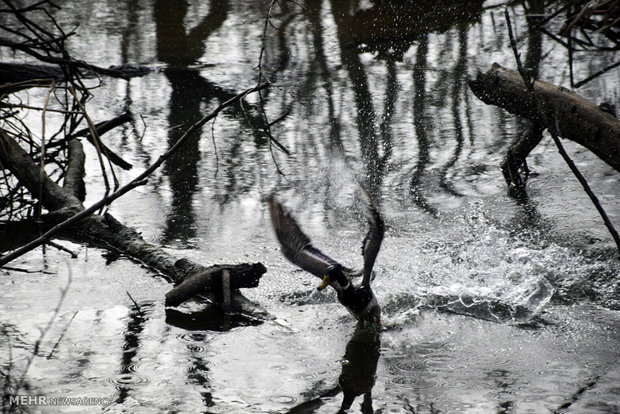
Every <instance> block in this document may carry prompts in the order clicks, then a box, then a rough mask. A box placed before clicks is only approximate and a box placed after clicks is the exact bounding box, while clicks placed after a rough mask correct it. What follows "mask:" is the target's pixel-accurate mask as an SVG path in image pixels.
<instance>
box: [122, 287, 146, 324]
mask: <svg viewBox="0 0 620 414" xmlns="http://www.w3.org/2000/svg"><path fill="white" fill-rule="evenodd" d="M125 293H127V296H129V299H131V301H132V302H133V306H135V308H136V310H137V311H138V315H140V317H141V318H144V314H143V313H142V309H140V305H138V302H136V301H135V300H134V298H132V297H131V295H130V294H129V292H128V291H125Z"/></svg>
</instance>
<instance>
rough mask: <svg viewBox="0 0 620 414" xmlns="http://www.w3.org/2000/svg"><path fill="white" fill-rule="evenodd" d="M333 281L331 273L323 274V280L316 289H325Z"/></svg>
mask: <svg viewBox="0 0 620 414" xmlns="http://www.w3.org/2000/svg"><path fill="white" fill-rule="evenodd" d="M330 283H332V280H331V278H330V277H329V275H325V276H323V281H322V282H321V284H320V285H319V286H318V287H317V288H316V290H323V289H325V288H326V287H327V286H329V284H330Z"/></svg>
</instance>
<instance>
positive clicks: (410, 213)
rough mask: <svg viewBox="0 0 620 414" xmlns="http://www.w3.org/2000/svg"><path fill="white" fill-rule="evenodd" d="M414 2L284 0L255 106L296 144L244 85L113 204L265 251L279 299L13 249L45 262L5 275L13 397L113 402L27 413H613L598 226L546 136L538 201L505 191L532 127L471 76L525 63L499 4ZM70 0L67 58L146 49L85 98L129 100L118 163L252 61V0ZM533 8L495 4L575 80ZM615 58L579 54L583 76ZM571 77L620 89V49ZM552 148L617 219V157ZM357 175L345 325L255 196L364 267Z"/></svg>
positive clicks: (534, 181)
mask: <svg viewBox="0 0 620 414" xmlns="http://www.w3.org/2000/svg"><path fill="white" fill-rule="evenodd" d="M427 3H428V4H425V3H421V2H394V3H392V2H390V4H384V3H383V2H376V4H375V3H373V2H370V1H368V2H348V1H332V2H330V1H324V2H319V1H316V2H315V1H309V2H305V3H304V4H303V7H301V6H300V5H298V4H296V3H293V2H282V5H281V6H275V7H274V8H273V16H272V23H273V27H272V26H269V27H268V28H267V32H266V33H267V37H266V39H265V43H264V44H265V50H264V56H263V60H262V62H261V69H260V70H262V73H263V75H264V76H265V77H266V78H267V79H269V80H270V81H271V82H272V85H271V87H270V88H269V89H268V90H267V91H266V92H264V94H263V101H264V106H263V107H264V110H265V113H266V115H267V119H269V120H270V121H273V120H275V119H277V118H279V117H281V116H283V118H282V120H281V121H280V122H278V123H276V124H274V125H272V126H271V127H270V129H271V133H272V134H273V136H274V137H275V138H276V139H277V140H278V142H280V143H281V144H282V145H283V146H284V147H286V148H287V150H288V151H289V152H290V155H286V154H285V153H283V152H281V151H279V150H278V149H277V148H276V147H275V146H274V144H273V143H270V140H269V138H268V137H267V135H266V134H265V133H264V132H263V130H264V129H265V128H266V127H267V123H266V122H265V120H264V118H263V116H262V114H261V111H262V109H261V106H260V102H259V99H258V97H257V96H256V95H251V96H248V97H247V99H246V102H245V103H244V106H243V108H240V107H235V108H230V109H228V110H226V111H224V113H222V114H221V115H220V116H219V117H218V118H217V120H216V122H215V123H214V124H208V125H206V126H205V127H204V129H203V131H202V134H201V135H200V136H199V137H197V138H196V139H195V140H193V141H191V142H189V143H188V145H187V146H186V147H184V148H183V149H182V150H181V152H180V153H179V154H177V155H176V156H175V157H173V158H172V159H171V160H169V161H168V162H166V164H165V166H164V167H163V168H162V169H161V170H160V171H158V172H157V173H155V174H154V176H153V177H152V178H151V179H150V180H149V183H148V185H146V186H143V187H140V188H138V189H136V190H134V191H133V192H131V193H129V194H128V195H126V196H125V197H123V198H122V199H120V200H118V201H117V202H116V203H115V204H114V205H113V206H112V207H111V210H110V211H111V213H112V214H113V215H114V216H115V217H116V218H118V219H119V220H121V221H123V222H124V223H126V224H127V225H130V226H133V227H136V228H137V229H138V230H139V231H141V232H142V234H143V236H144V237H145V238H146V239H147V240H149V241H151V242H153V243H158V244H162V245H164V246H165V247H166V248H167V249H169V250H170V251H171V252H172V253H174V254H176V255H178V256H179V257H182V256H185V257H189V258H191V259H193V260H196V261H198V262H200V263H203V264H212V263H238V262H258V261H260V262H262V263H264V264H265V266H266V267H267V269H268V272H267V274H266V275H265V276H264V277H263V279H262V280H261V284H260V287H259V288H256V289H252V290H247V291H244V292H243V293H244V294H245V295H246V296H247V297H248V298H249V299H251V300H252V301H254V302H255V303H256V304H257V305H259V306H260V307H261V308H262V309H263V310H264V312H265V314H267V315H268V316H264V315H263V316H259V317H249V316H247V315H246V316H239V315H224V314H222V313H221V312H220V311H218V310H217V309H212V308H209V307H208V306H207V305H206V304H205V303H204V302H202V301H196V302H192V303H189V304H186V305H184V306H182V307H180V308H179V309H165V308H164V306H163V298H164V295H165V293H166V292H167V291H168V290H169V289H170V285H169V284H168V283H167V282H166V281H165V280H163V279H161V278H160V277H158V276H157V275H154V274H153V273H152V272H150V271H149V270H147V269H143V268H141V267H140V266H138V265H137V264H135V263H133V262H131V261H130V260H128V259H126V258H120V259H119V260H115V261H109V260H107V259H106V257H104V252H103V251H102V250H99V249H95V248H87V247H86V246H78V245H72V244H70V243H68V242H65V243H64V244H65V245H67V246H68V247H70V248H71V249H72V250H75V251H77V252H78V254H79V257H78V259H74V260H72V259H69V258H68V257H67V256H65V255H64V254H63V253H59V252H55V251H51V250H47V251H46V253H45V254H42V253H41V252H40V251H38V252H32V253H30V254H29V255H27V256H25V257H23V258H22V259H20V260H19V261H18V262H15V263H13V265H14V266H15V267H21V268H30V269H35V270H36V271H35V272H34V273H23V272H15V271H4V270H3V271H2V276H1V277H0V284H1V286H2V289H1V291H2V294H1V297H2V303H1V304H0V315H1V320H0V329H1V330H2V333H3V335H2V337H1V338H2V339H1V341H2V342H1V343H0V346H1V348H2V355H3V357H2V359H0V361H1V365H0V367H1V369H2V371H3V372H4V373H6V372H9V373H10V374H11V375H12V376H13V377H19V376H20V375H21V373H22V372H23V371H24V370H25V369H26V367H28V368H27V373H26V375H25V376H24V382H23V387H22V389H20V391H19V393H20V395H43V396H48V397H92V398H102V399H105V400H106V401H108V402H110V403H111V404H110V405H105V406H102V405H95V406H92V407H83V406H79V405H76V404H72V405H63V406H59V407H50V406H29V407H27V411H29V412H38V411H41V412H98V411H102V412H109V413H116V412H119V413H120V412H154V413H155V412H296V413H299V412H325V413H331V412H336V411H338V409H339V408H340V407H341V405H342V404H343V402H344V403H345V405H348V404H349V403H351V409H350V412H371V411H373V410H374V411H375V412H382V413H401V412H415V413H427V412H428V413H430V412H433V413H436V412H441V413H453V412H470V413H486V412H489V413H528V412H531V413H541V412H573V413H581V412H589V413H590V412H620V406H619V403H618V398H617V395H618V393H619V392H620V389H619V388H618V387H619V384H620V365H619V363H618V361H619V356H620V346H619V345H620V331H619V329H620V317H619V315H618V309H620V302H619V300H620V291H619V288H618V279H619V275H620V264H619V261H618V254H617V251H616V250H615V246H614V244H613V242H612V240H611V237H610V236H609V234H608V233H607V231H606V230H605V228H604V226H603V224H602V221H601V219H600V218H599V217H598V215H597V213H596V211H595V210H594V208H593V207H592V205H591V203H590V202H589V200H588V198H587V196H586V195H585V194H584V193H583V191H582V190H581V188H580V186H579V184H578V183H577V181H576V180H575V179H574V178H573V177H572V175H571V174H570V171H569V170H568V168H567V167H566V166H565V164H564V163H563V161H562V159H561V158H560V156H559V155H558V154H557V150H556V149H555V147H554V145H553V142H552V141H551V140H550V138H549V137H546V138H545V139H544V140H543V141H542V143H541V144H540V145H539V146H538V147H537V148H536V149H535V150H534V152H533V153H532V154H531V155H530V157H529V158H528V163H529V167H530V169H531V170H532V171H533V172H534V173H535V174H534V176H533V177H532V178H531V179H530V181H529V182H528V186H527V191H528V197H527V199H525V200H516V199H514V198H511V197H510V196H508V195H507V193H506V186H505V183H504V180H503V177H502V175H501V172H500V170H499V164H500V162H501V161H502V159H503V157H504V155H505V153H506V150H507V149H508V147H509V146H510V144H511V143H512V142H513V141H514V140H515V139H516V137H517V136H519V135H520V134H522V133H523V132H524V131H525V130H526V129H527V125H526V124H525V122H524V121H522V120H519V119H516V118H515V117H513V116H511V115H509V114H507V113H505V112H503V111H502V110H500V109H497V108H494V107H487V106H485V105H484V104H483V103H481V102H480V101H478V100H477V98H475V97H474V96H473V94H472V93H471V92H470V91H469V89H468V87H467V84H466V81H467V79H471V78H473V77H474V76H475V74H476V72H477V71H478V70H480V71H487V70H488V69H489V68H490V65H491V63H492V62H494V61H497V62H499V63H500V64H502V65H503V66H505V67H511V68H512V67H514V66H515V65H514V62H513V59H514V58H513V56H512V54H511V53H510V50H509V47H508V35H507V31H506V24H505V21H504V18H503V6H501V5H500V6H497V5H498V4H499V2H478V1H472V2H456V1H454V2H450V1H444V2H427ZM59 5H61V6H62V9H61V10H60V11H57V12H56V14H55V15H56V16H57V18H58V19H59V20H60V21H61V22H64V23H65V24H67V25H68V26H71V25H73V24H76V23H79V24H80V28H79V30H78V33H79V35H78V36H77V37H75V38H73V39H71V40H70V41H69V48H70V50H71V52H72V53H73V54H74V55H75V56H77V57H80V58H83V59H86V60H88V61H91V62H93V63H95V64H99V65H102V66H107V65H111V64H125V63H131V64H142V65H147V66H149V67H153V68H154V69H155V70H154V71H153V72H152V73H150V74H149V75H147V76H145V77H142V78H137V79H132V80H131V81H130V82H125V81H116V80H109V79H106V80H105V82H104V84H103V86H102V87H101V88H99V89H97V90H96V91H95V92H94V98H93V99H92V100H91V101H90V102H89V103H88V106H87V109H88V110H89V113H90V115H91V117H92V118H93V119H95V120H101V119H107V118H110V117H112V116H114V115H117V114H119V113H120V112H121V111H122V110H124V109H130V110H131V111H132V112H133V113H134V115H136V120H135V122H133V123H132V124H131V125H127V126H125V127H123V128H119V129H117V130H116V131H114V132H112V133H110V134H109V135H106V136H105V138H104V139H105V140H106V143H107V144H108V145H109V146H110V147H111V148H113V149H114V150H115V151H116V152H117V153H118V154H119V155H121V156H123V157H124V158H125V159H126V160H128V161H130V162H132V163H133V164H134V169H133V170H131V171H129V172H124V171H119V172H118V175H119V178H120V180H121V181H122V182H127V181H129V180H130V179H131V178H133V177H134V176H136V175H137V174H138V173H139V171H140V170H142V169H144V168H146V167H147V166H148V165H150V164H151V163H152V162H154V161H155V159H156V158H157V157H158V156H159V155H160V154H161V153H162V152H164V151H165V150H166V149H167V148H168V147H169V146H170V145H171V144H172V143H174V142H175V141H176V140H177V139H178V138H179V137H180V135H181V134H182V133H183V132H184V130H185V129H186V128H187V127H188V126H189V125H191V124H192V123H193V122H195V121H197V120H198V119H200V118H201V117H202V116H204V115H205V114H206V113H208V112H209V111H211V110H212V109H213V108H214V107H215V106H217V105H219V104H220V103H221V102H224V101H225V100H227V99H229V98H230V97H232V96H233V95H235V94H236V93H238V92H239V91H241V90H242V89H245V88H247V87H251V86H254V85H255V84H256V82H257V78H258V75H259V69H258V68H257V65H258V62H259V53H260V50H261V33H262V31H263V28H264V16H265V4H264V2H262V1H254V2H230V1H225V0H219V1H212V2H192V3H186V2H179V1H165V0H157V1H154V2H146V1H131V2H113V1H108V2H95V1H92V2H59ZM527 7H528V8H530V7H531V8H532V9H531V12H530V13H529V14H527V13H526V11H525V8H524V6H523V5H515V6H514V7H511V8H510V11H511V13H513V18H514V24H515V26H516V31H517V36H518V39H519V46H520V48H521V50H522V56H523V57H524V60H526V62H527V64H528V65H529V66H530V67H532V68H534V70H536V71H537V72H538V74H539V76H540V78H542V79H545V80H547V81H549V82H553V83H556V84H560V85H565V86H568V85H569V70H568V64H567V57H566V52H565V50H564V49H563V47H561V46H560V45H559V44H558V43H556V42H554V41H553V40H551V39H550V38H549V37H547V36H544V35H543V34H541V33H540V31H536V30H532V27H534V26H535V25H536V23H537V22H538V21H539V19H540V15H543V14H545V13H547V12H548V10H547V9H544V8H537V7H540V6H539V5H537V4H536V2H531V3H529V2H528V3H527ZM537 19H538V20H537ZM559 25H560V23H557V24H554V23H548V25H547V26H546V27H547V29H548V30H550V31H553V30H555V31H557V29H559ZM617 58H618V56H617V54H616V55H615V56H614V55H613V54H607V55H601V54H581V55H579V54H578V55H577V56H576V57H575V74H576V75H577V77H578V78H585V77H586V76H588V75H589V74H591V73H593V72H595V71H596V70H598V69H599V68H601V67H603V66H605V65H606V64H609V63H613V62H614V61H616V60H617ZM578 93H580V94H581V95H583V96H585V97H587V98H588V99H591V100H592V101H594V102H596V103H599V102H602V101H609V102H612V103H614V102H615V103H616V104H617V103H618V97H619V96H620V84H619V83H618V71H617V70H616V71H615V72H614V71H612V72H610V73H608V74H607V75H604V76H602V77H599V78H597V79H595V80H594V81H592V82H590V83H588V84H586V85H585V86H583V87H581V88H580V89H579V90H578ZM29 99H30V100H31V101H32V102H38V101H39V100H41V99H43V98H42V97H41V96H38V95H36V94H32V95H30V96H29ZM50 122H52V121H50ZM565 144H566V146H567V149H568V151H569V152H570V154H571V155H572V156H573V158H574V159H575V161H576V163H577V164H578V165H579V167H580V168H582V170H583V171H584V172H585V174H586V176H587V179H588V180H589V182H590V183H591V185H592V186H593V188H594V190H595V191H596V192H597V195H598V196H599V198H600V200H601V202H602V204H603V205H604V206H605V208H606V209H607V212H608V214H609V216H610V218H611V219H612V221H613V222H614V223H615V224H616V226H620V205H619V204H618V201H617V200H618V194H620V181H619V180H618V173H617V172H615V171H613V170H612V169H611V167H609V166H607V165H606V164H605V163H603V162H602V161H600V160H599V159H597V158H596V157H595V156H593V155H592V154H590V153H589V152H588V151H587V150H585V149H583V148H581V147H579V146H577V145H574V144H571V143H569V142H566V143H565ZM278 170H280V171H281V172H282V174H280V173H279V172H278ZM100 174H101V173H100V171H99V170H98V163H97V161H96V156H95V154H94V153H92V152H91V154H90V155H89V158H88V176H87V190H88V196H87V203H86V204H89V203H92V202H94V201H96V200H98V199H99V198H100V197H101V195H102V194H103V189H102V186H101V175H100ZM360 182H361V183H364V185H365V186H366V187H367V188H369V190H370V192H371V193H372V194H373V196H374V197H375V198H376V200H377V203H378V205H379V208H380V209H381V211H382V213H383V215H384V217H385V221H386V225H387V233H386V239H385V241H384V245H383V248H382V251H381V253H380V255H379V257H378V260H377V264H376V270H377V272H378V275H377V278H376V280H375V283H374V288H375V292H376V294H377V297H378V299H379V301H380V302H381V304H382V307H383V309H384V315H383V322H384V330H383V331H382V332H381V333H379V334H377V333H376V332H364V331H360V330H356V326H355V322H354V320H353V319H352V318H351V317H350V316H349V315H348V314H347V313H346V311H345V310H344V309H343V308H342V307H341V306H340V305H339V304H338V303H337V302H336V299H335V295H334V294H333V293H327V294H319V293H316V292H315V291H314V286H315V283H316V282H317V280H313V279H312V277H311V276H309V275H308V274H305V273H303V272H300V271H298V270H296V269H295V267H294V266H292V265H291V264H290V263H288V262H287V261H286V260H285V259H284V258H283V257H282V256H281V255H280V253H279V250H278V246H277V244H276V241H275V238H274V237H273V235H272V232H271V228H270V224H269V217H268V213H267V211H266V209H265V205H264V203H263V200H264V198H265V196H267V195H268V194H270V193H271V192H273V191H276V192H277V193H278V195H279V197H280V198H281V199H282V200H283V201H284V202H285V204H287V205H288V206H290V207H291V209H292V210H293V211H294V212H295V215H296V216H297V217H298V218H299V221H300V223H301V224H302V226H303V228H304V229H305V230H306V232H307V233H308V234H309V235H310V236H311V237H312V238H313V241H314V242H315V244H316V245H317V246H318V247H319V248H321V249H322V250H324V251H325V252H326V253H329V254H330V255H333V256H334V257H335V258H337V259H338V260H341V261H343V262H344V263H347V264H351V265H357V264H360V259H361V257H360V256H359V249H360V245H361V240H362V236H363V234H364V232H365V222H364V217H363V214H362V213H363V204H362V203H361V201H360V197H359V184H358V183H360ZM67 286H68V287H67ZM65 288H66V296H65V297H64V300H63V301H62V303H60V306H59V300H60V298H61V297H62V295H61V289H65ZM128 294H129V295H131V298H133V300H135V302H136V303H137V304H138V307H136V306H135V305H134V303H133V301H132V300H131V299H130V297H129V295H128ZM57 308H58V315H57V317H56V318H55V319H54V320H53V323H52V325H51V328H50V329H49V330H47V331H46V334H45V336H44V337H43V339H42V341H41V345H40V351H39V353H38V355H39V356H37V357H36V358H34V359H33V360H32V363H31V364H30V365H28V361H29V358H30V355H32V353H33V348H34V346H35V343H36V341H37V339H39V338H40V334H41V330H42V329H44V328H45V327H46V326H47V324H48V322H49V321H50V319H51V318H52V317H53V316H54V310H55V309H57Z"/></svg>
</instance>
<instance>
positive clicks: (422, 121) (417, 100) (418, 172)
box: [410, 34, 437, 214]
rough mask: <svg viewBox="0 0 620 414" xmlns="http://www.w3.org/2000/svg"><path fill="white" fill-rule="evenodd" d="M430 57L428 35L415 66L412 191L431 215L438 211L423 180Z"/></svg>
mask: <svg viewBox="0 0 620 414" xmlns="http://www.w3.org/2000/svg"><path fill="white" fill-rule="evenodd" d="M427 55H428V35H426V34H424V35H422V36H420V39H419V41H418V48H417V50H416V56H415V64H414V66H413V88H414V97H413V127H414V130H415V134H416V138H417V139H418V162H417V163H416V166H415V168H414V170H413V174H412V176H411V181H410V191H411V194H412V195H413V202H414V203H416V204H417V205H418V206H420V207H422V208H423V209H424V210H426V211H428V212H429V213H431V214H436V213H437V212H436V210H435V209H434V208H433V207H432V206H430V205H429V204H428V203H427V201H426V197H425V196H424V194H423V192H422V188H421V187H422V179H423V178H424V175H425V174H426V167H427V165H428V163H429V161H430V154H429V147H430V143H429V139H428V131H427V128H428V127H429V125H430V124H429V123H428V122H426V116H427V114H426V69H427Z"/></svg>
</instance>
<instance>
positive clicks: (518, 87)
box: [468, 63, 620, 172]
mask: <svg viewBox="0 0 620 414" xmlns="http://www.w3.org/2000/svg"><path fill="white" fill-rule="evenodd" d="M468 83H469V87H470V88H471V90H472V91H473V92H474V94H475V95H476V96H477V97H478V98H479V99H480V100H482V101H483V102H484V103H486V104H490V105H496V106H499V107H501V108H503V109H505V110H507V111H508V112H510V113H513V114H515V115H519V116H523V117H525V118H527V119H530V120H532V121H533V122H535V123H540V122H541V121H542V119H548V120H551V121H552V122H554V123H555V125H556V126H557V128H556V129H557V131H558V135H559V136H560V137H562V138H567V139H570V140H571V141H574V142H576V143H578V144H580V145H583V146H584V147H586V148H588V149H589V150H590V151H592V152H593V153H594V154H596V155H597V156H598V157H599V158H600V159H602V160H603V161H605V162H606V163H607V164H609V165H610V166H611V167H613V168H614V169H615V170H616V171H619V172H620V120H618V119H617V118H615V116H614V115H612V114H611V113H609V112H606V111H605V110H603V109H601V107H599V106H596V105H594V104H593V103H591V102H589V101H587V100H585V99H583V98H581V97H580V96H578V95H577V94H575V93H573V92H571V91H569V90H567V89H565V88H562V87H559V86H555V85H552V84H550V83H546V82H541V81H535V83H534V93H535V94H536V100H537V101H538V102H539V104H540V107H541V108H542V110H543V111H544V112H545V113H544V114H543V115H544V118H541V116H540V113H539V111H538V109H537V105H536V102H535V101H534V99H533V98H532V96H531V94H530V92H529V91H528V90H527V88H526V86H525V84H524V82H523V80H522V78H521V76H520V75H519V73H518V72H516V71H513V70H509V69H505V68H503V67H501V66H500V65H499V64H497V63H494V64H493V66H492V67H491V70H490V71H489V72H487V73H484V74H483V73H479V74H478V76H477V77H476V79H475V80H470V81H469V82H468ZM532 149H533V146H532V145H522V149H521V152H520V153H513V154H512V155H513V156H515V157H517V158H521V159H523V160H524V159H525V157H526V156H527V155H528V154H529V151H531V150H532Z"/></svg>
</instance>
